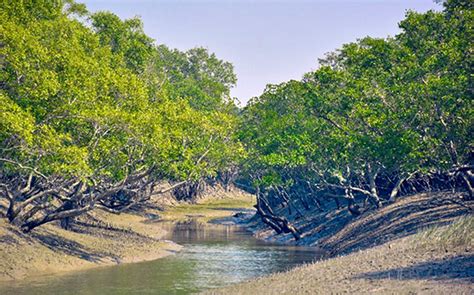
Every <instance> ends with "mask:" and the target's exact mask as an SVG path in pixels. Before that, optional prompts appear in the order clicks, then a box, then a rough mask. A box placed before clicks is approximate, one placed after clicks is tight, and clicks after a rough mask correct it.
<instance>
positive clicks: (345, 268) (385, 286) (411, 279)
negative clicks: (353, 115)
mask: <svg viewBox="0 0 474 295" xmlns="http://www.w3.org/2000/svg"><path fill="white" fill-rule="evenodd" d="M459 200H460V195H459V194H453V193H450V192H439V193H434V194H430V195H428V194H418V195H414V196H409V197H405V198H403V199H400V200H399V201H398V202H397V203H395V204H391V205H388V206H386V207H384V208H382V209H379V210H372V211H367V212H365V213H364V214H362V215H360V216H357V217H354V216H352V215H350V214H349V212H348V211H347V209H341V210H331V211H326V212H321V211H319V210H309V211H306V212H305V214H304V216H298V215H296V214H295V215H290V214H288V211H286V210H287V209H285V208H280V209H277V210H276V211H277V212H278V213H279V214H282V215H284V216H285V217H287V218H288V219H289V220H290V221H291V222H292V223H293V224H295V225H296V226H297V227H298V229H300V230H301V231H302V238H301V240H299V241H295V240H294V238H293V236H292V235H291V234H280V235H277V234H275V232H274V231H273V230H271V229H269V228H268V227H267V226H265V225H264V224H263V223H262V222H261V221H260V218H259V217H258V216H251V217H250V218H248V215H246V214H244V215H237V216H235V217H230V218H227V219H225V220H224V221H225V222H234V223H238V224H240V225H242V226H246V227H247V228H248V229H249V230H251V231H252V232H253V233H254V235H255V236H256V237H259V238H261V239H264V240H268V241H274V242H279V243H285V244H294V245H309V246H315V247H318V248H320V249H321V250H322V251H323V253H325V256H324V258H323V259H322V260H321V261H319V262H316V263H313V264H310V265H308V266H302V267H298V268H296V269H294V270H291V271H289V272H285V273H279V274H275V275H271V276H268V277H264V278H260V279H257V280H253V281H250V282H248V283H244V284H239V285H234V286H232V287H230V288H225V289H220V290H211V291H209V292H208V293H210V294H249V293H253V294H327V293H331V292H337V293H383V294H385V293H387V294H394V293H396V294H407V293H422V294H472V293H473V292H474V253H473V249H474V217H473V216H474V215H473V206H474V202H472V201H470V202H466V201H463V202H460V201H459ZM300 210H304V209H302V208H300ZM293 212H295V210H293Z"/></svg>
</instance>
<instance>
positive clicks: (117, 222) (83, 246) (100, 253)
mask: <svg viewBox="0 0 474 295" xmlns="http://www.w3.org/2000/svg"><path fill="white" fill-rule="evenodd" d="M81 219H82V220H83V221H78V222H77V223H76V224H74V225H73V227H72V229H71V230H68V231H66V230H63V229H61V228H60V227H59V226H57V225H55V224H48V225H45V226H43V227H40V228H38V229H36V230H34V231H33V232H31V233H29V234H24V233H23V232H21V231H19V230H18V228H16V227H13V226H11V225H10V224H8V223H6V222H5V220H3V219H2V220H0V243H1V247H2V248H1V249H0V281H6V280H12V279H22V278H25V277H30V276H38V275H47V274H53V273H63V272H67V271H74V270H83V269H88V268H93V267H100V266H107V265H116V264H121V263H133V262H140V261H148V260H154V259H158V258H161V257H164V256H167V255H171V254H173V253H175V252H176V251H179V250H180V248H181V246H179V245H177V244H175V243H173V242H171V241H165V240H161V239H160V237H161V236H162V235H163V234H164V232H162V231H156V230H155V229H154V228H153V227H152V226H151V225H149V224H147V223H146V221H147V218H146V217H142V216H138V215H135V214H121V215H120V217H119V216H115V215H111V214H108V213H103V212H94V213H91V215H90V216H88V218H87V219H86V218H81Z"/></svg>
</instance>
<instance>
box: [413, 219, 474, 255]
mask: <svg viewBox="0 0 474 295" xmlns="http://www.w3.org/2000/svg"><path fill="white" fill-rule="evenodd" d="M413 239H414V241H415V242H416V244H418V245H422V246H435V247H441V248H443V249H445V250H448V249H453V248H460V247H463V248H466V249H472V248H473V247H472V246H473V245H474V216H472V215H468V216H464V217H461V218H459V219H457V220H456V221H454V222H453V223H451V224H449V225H446V226H438V227H431V228H428V229H426V230H423V231H422V232H420V233H418V234H416V235H414V237H413Z"/></svg>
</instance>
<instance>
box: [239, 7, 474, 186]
mask: <svg viewBox="0 0 474 295" xmlns="http://www.w3.org/2000/svg"><path fill="white" fill-rule="evenodd" d="M444 5H445V7H446V9H445V11H443V12H434V11H428V12H426V13H423V14H420V13H416V12H411V11H410V12H408V13H407V15H406V18H405V19H404V20H403V21H402V22H401V23H400V28H401V29H402V32H401V33H400V34H399V35H397V36H396V37H395V38H388V39H375V38H370V37H366V38H363V39H361V40H358V41H357V42H353V43H349V44H345V45H344V46H343V47H342V48H341V49H339V50H337V51H336V52H334V53H330V54H328V55H327V56H326V58H325V59H322V60H320V67H319V68H318V69H317V70H316V71H314V72H311V73H307V74H306V75H305V76H304V79H303V80H302V81H290V82H287V83H283V84H280V85H269V86H268V87H267V89H266V90H265V92H264V93H263V94H262V95H261V96H260V97H258V98H255V99H254V100H252V101H251V102H250V103H249V105H248V106H247V107H246V108H245V109H244V114H243V118H244V120H243V123H242V126H241V128H240V132H239V136H240V139H241V141H242V142H243V143H244V145H245V146H246V148H247V149H248V152H249V158H248V163H249V164H247V165H248V166H245V165H244V169H245V170H246V172H247V174H248V175H249V176H251V177H254V178H257V179H262V181H260V182H262V183H263V184H265V185H266V186H271V185H281V184H282V183H285V181H282V179H283V180H284V179H286V183H288V184H291V183H295V181H310V182H312V183H315V184H316V185H317V186H318V185H319V184H323V185H324V184H327V183H330V184H335V185H341V188H342V187H348V186H349V185H351V183H352V184H353V185H355V184H357V185H358V186H360V187H361V188H363V189H367V191H368V188H369V183H368V179H367V177H368V176H369V174H371V173H372V174H373V175H375V177H379V178H383V179H384V183H385V184H388V185H391V184H390V183H392V182H394V180H396V179H399V178H402V177H404V176H406V175H410V174H412V173H414V172H416V171H419V172H423V173H428V172H433V171H440V170H447V169H450V168H452V167H459V166H462V165H466V164H472V163H471V162H472V149H473V146H474V145H473V142H472V134H473V131H474V130H473V129H472V128H473V126H474V124H473V118H474V116H473V113H472V110H473V105H472V86H471V79H472V77H471V76H472V74H471V70H470V69H472V55H471V54H470V52H471V51H472V47H471V41H470V40H472V25H473V10H472V4H467V2H463V1H446V2H445V3H444ZM369 168H370V169H369ZM368 169H369V170H371V171H372V172H370V171H368ZM288 179H293V180H294V181H293V182H288ZM342 184H344V186H342ZM332 187H333V186H332ZM332 187H331V188H332Z"/></svg>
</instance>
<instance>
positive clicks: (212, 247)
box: [0, 220, 318, 294]
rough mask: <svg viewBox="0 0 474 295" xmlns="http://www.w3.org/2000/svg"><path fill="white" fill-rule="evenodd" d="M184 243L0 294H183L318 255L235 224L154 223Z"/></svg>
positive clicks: (20, 284) (14, 285) (13, 287)
mask: <svg viewBox="0 0 474 295" xmlns="http://www.w3.org/2000/svg"><path fill="white" fill-rule="evenodd" d="M156 225H157V226H159V227H162V228H163V229H165V230H166V231H167V232H168V235H167V236H166V238H167V239H169V240H173V241H175V242H176V243H179V244H182V245H184V246H185V247H184V249H183V250H182V252H180V253H179V254H177V255H173V256H170V257H166V258H163V259H159V260H156V261H151V262H143V263H136V264H126V265H119V266H113V267H106V268H100V269H94V270H88V271H82V272H74V273H71V274H67V275H62V276H50V277H45V278H36V279H30V280H28V281H22V282H18V283H17V282H15V283H10V284H9V286H8V288H7V287H6V286H0V294H189V293H195V292H198V291H201V290H204V289H208V288H216V287H221V286H225V285H228V284H233V283H238V282H241V281H243V280H247V279H251V278H254V277H258V276H262V275H265V274H269V273H272V272H277V271H283V270H286V269H289V268H292V267H294V266H296V265H298V264H302V263H305V262H310V261H312V260H314V259H316V258H317V257H318V255H317V254H318V253H317V252H315V250H314V249H313V248H304V247H287V246H280V245H275V244H270V243H265V242H262V241H259V240H256V239H254V238H253V237H252V236H250V235H249V233H247V232H246V231H245V230H243V229H241V228H238V227H235V226H223V225H215V224H207V223H200V222H197V221H196V220H189V221H186V222H179V223H174V222H160V223H157V224H156Z"/></svg>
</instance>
